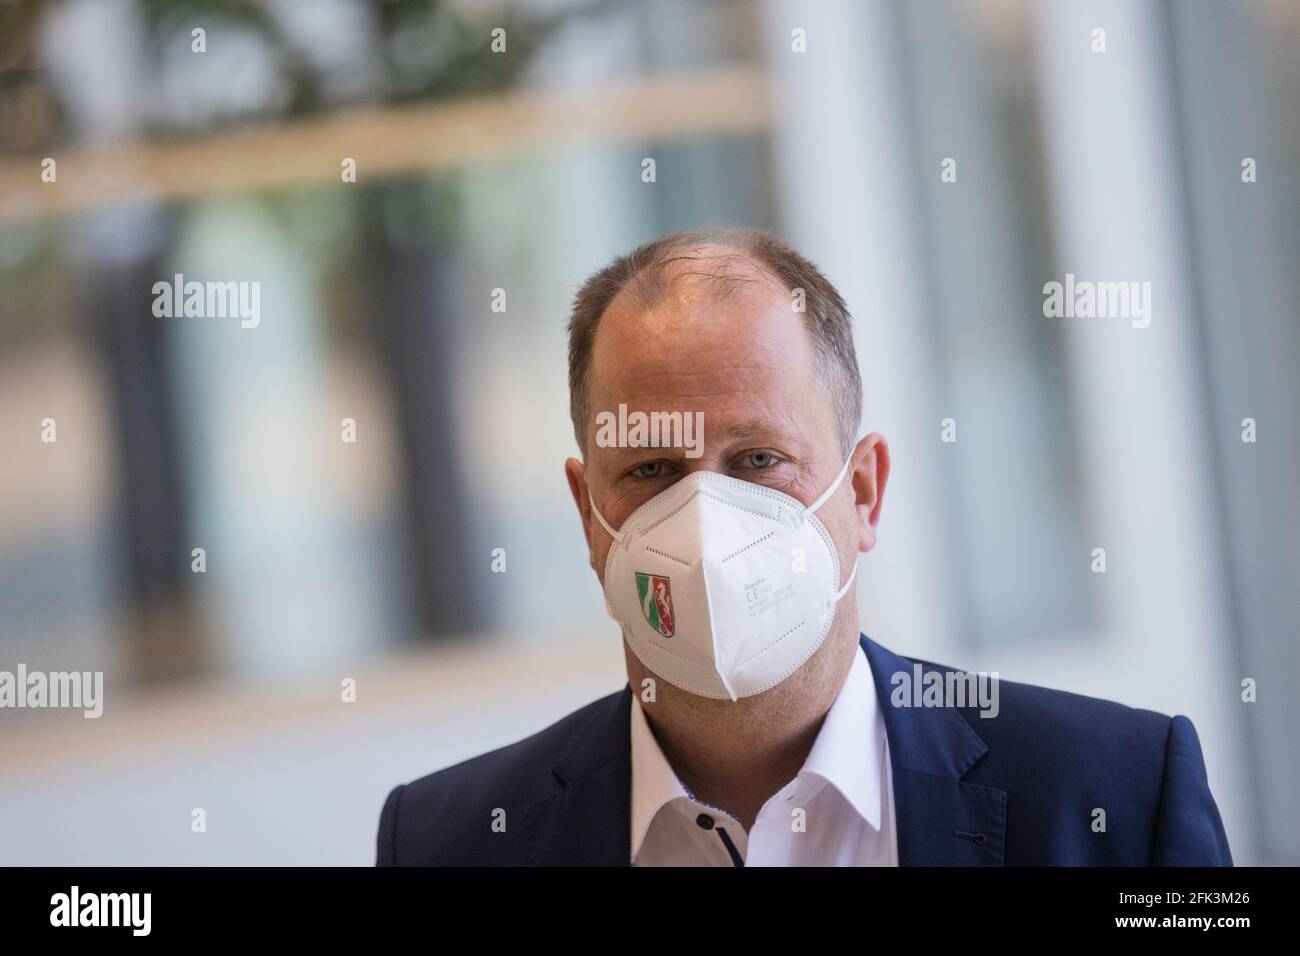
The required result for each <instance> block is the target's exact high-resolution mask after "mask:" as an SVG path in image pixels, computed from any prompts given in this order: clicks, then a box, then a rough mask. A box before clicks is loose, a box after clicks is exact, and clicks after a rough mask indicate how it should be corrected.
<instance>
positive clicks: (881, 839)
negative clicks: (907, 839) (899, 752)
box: [631, 646, 898, 866]
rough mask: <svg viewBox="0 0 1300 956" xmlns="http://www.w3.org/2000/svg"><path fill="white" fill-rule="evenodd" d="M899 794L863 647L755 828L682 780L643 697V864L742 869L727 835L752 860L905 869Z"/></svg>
mask: <svg viewBox="0 0 1300 956" xmlns="http://www.w3.org/2000/svg"><path fill="white" fill-rule="evenodd" d="M893 797H894V792H893V779H892V774H891V773H890V764H889V741H888V739H887V738H886V735H885V722H884V717H883V716H882V714H881V711H880V704H879V701H878V700H877V698H876V686H875V683H874V681H873V680H872V677H871V665H870V664H869V663H868V662H867V657H866V652H865V651H863V650H862V649H861V647H860V646H859V649H858V653H857V655H856V656H855V657H854V659H853V665H852V667H850V668H849V674H848V677H847V678H845V681H844V686H843V687H841V688H840V692H839V695H838V696H837V697H836V698H835V703H834V704H832V705H831V709H830V710H829V711H828V712H827V714H826V719H825V721H823V723H822V727H821V730H820V731H818V733H817V739H816V740H815V741H814V742H813V746H812V750H811V751H810V752H809V753H808V759H807V760H805V761H804V765H803V767H802V768H801V769H800V771H799V773H798V774H797V775H796V776H795V778H794V779H793V780H791V781H790V782H789V783H788V784H786V785H785V786H784V787H782V788H781V789H780V790H778V791H777V792H776V793H774V794H773V795H772V796H771V797H770V798H769V799H768V801H767V802H766V803H764V804H763V807H762V809H760V810H759V811H758V817H757V818H756V819H755V821H754V826H753V829H751V830H750V831H749V832H748V833H746V832H745V829H744V828H743V827H742V826H741V825H740V822H739V821H738V820H736V818H735V817H733V816H731V814H729V813H727V812H726V811H725V810H721V809H719V808H718V807H714V806H710V805H709V804H706V803H704V802H702V801H701V800H698V799H697V798H696V797H695V796H694V795H693V794H692V793H691V792H690V791H689V790H688V789H687V788H686V787H685V786H684V785H683V784H682V782H681V781H680V780H679V779H678V778H677V774H676V773H674V772H673V768H672V767H671V766H670V765H669V763H668V761H667V759H666V758H665V757H664V754H663V751H662V750H661V749H660V748H659V742H658V741H657V740H655V736H654V733H653V731H651V729H650V725H649V724H648V723H647V721H646V717H645V713H644V712H643V711H642V709H641V701H640V700H639V699H638V698H637V697H636V695H635V694H634V695H633V706H632V859H631V863H632V865H633V866H735V865H737V862H736V860H735V859H733V857H732V854H731V851H730V850H729V849H728V848H727V843H726V841H725V840H724V839H723V838H722V836H721V833H723V832H725V833H726V835H727V839H729V840H730V841H731V844H732V846H733V847H734V848H735V851H736V854H737V857H738V859H739V860H742V861H744V865H746V866H898V840H897V835H896V832H895V827H894V799H893ZM800 811H802V812H800ZM706 827H707V829H706Z"/></svg>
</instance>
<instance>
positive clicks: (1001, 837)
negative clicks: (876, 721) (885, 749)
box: [861, 634, 1007, 866]
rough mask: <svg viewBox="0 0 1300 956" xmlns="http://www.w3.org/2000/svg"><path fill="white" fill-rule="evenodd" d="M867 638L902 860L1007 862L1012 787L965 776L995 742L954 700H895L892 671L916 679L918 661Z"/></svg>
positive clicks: (865, 643) (903, 862)
mask: <svg viewBox="0 0 1300 956" xmlns="http://www.w3.org/2000/svg"><path fill="white" fill-rule="evenodd" d="M861 643H862V647H863V649H864V650H865V651H866V653H867V660H868V661H869V662H870V663H871V673H872V676H873V678H874V679H875V682H876V696H877V698H878V699H879V702H880V710H881V713H882V714H883V715H884V719H885V734H886V736H887V737H888V739H889V756H890V762H891V765H892V769H893V783H894V816H895V822H896V826H897V832H898V864H899V866H1002V865H1003V861H1004V856H1005V846H1006V814H1007V795H1006V791H1005V790H1000V789H997V788H995V787H985V786H980V785H978V784H972V783H963V782H962V777H963V776H965V775H966V773H967V772H968V771H969V770H970V769H971V767H973V766H974V765H975V764H976V762H977V761H979V760H980V758H982V757H983V756H984V755H985V754H986V753H988V747H987V746H985V744H984V741H982V740H981V739H980V738H979V736H978V735H977V734H976V733H975V731H974V730H973V729H972V728H971V725H970V724H969V723H967V722H966V719H965V718H964V717H962V715H961V714H960V713H958V711H957V709H956V708H954V707H895V706H893V705H892V704H891V701H890V696H891V694H892V693H893V692H894V687H895V683H894V680H893V675H894V674H897V673H904V674H906V675H908V679H909V680H911V678H912V675H913V666H914V664H915V663H917V662H914V661H911V660H908V659H907V658H903V657H899V656H898V655H897V654H894V653H892V652H891V651H888V650H886V649H885V648H883V647H881V646H880V645H879V644H877V643H876V642H875V641H873V640H871V639H870V638H868V637H867V636H866V635H865V634H864V635H862V636H861ZM922 667H923V669H924V670H925V671H937V672H939V673H942V670H941V669H940V668H937V667H935V666H934V665H933V664H923V665H922Z"/></svg>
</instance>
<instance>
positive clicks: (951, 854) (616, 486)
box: [378, 229, 1231, 866]
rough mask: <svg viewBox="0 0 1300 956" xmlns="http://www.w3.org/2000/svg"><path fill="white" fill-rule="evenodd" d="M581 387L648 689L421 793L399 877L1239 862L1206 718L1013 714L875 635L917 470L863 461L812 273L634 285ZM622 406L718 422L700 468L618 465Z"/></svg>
mask: <svg viewBox="0 0 1300 956" xmlns="http://www.w3.org/2000/svg"><path fill="white" fill-rule="evenodd" d="M569 383H570V399H571V411H572V415H573V422H574V429H575V434H576V436H577V439H578V444H579V446H580V448H581V450H582V454H583V459H582V460H581V461H579V460H576V459H569V461H568V462H567V463H566V465H565V471H566V474H567V477H568V482H569V487H570V490H571V491H572V493H573V498H574V501H575V503H576V504H577V509H578V514H579V516H580V517H581V520H582V527H583V532H584V534H585V536H586V539H587V544H588V548H589V553H590V561H591V566H592V569H593V570H594V571H595V572H596V576H597V578H598V579H599V580H600V582H601V585H602V587H603V588H604V592H605V600H606V605H607V607H608V609H609V612H610V614H611V616H612V617H613V618H614V619H615V620H616V621H617V622H618V623H619V625H620V627H621V630H622V633H623V648H624V656H625V659H626V664H627V674H628V684H627V686H625V687H624V688H623V689H622V690H620V691H618V692H617V693H614V694H611V695H610V696H608V697H605V698H603V699H601V700H598V701H596V702H595V703H593V704H590V705H588V706H586V707H583V708H582V709H580V710H578V711H576V712H574V713H573V714H570V715H569V716H568V717H565V718H564V719H562V720H560V721H559V722H557V723H555V724H554V725H552V726H550V727H548V728H547V729H545V730H542V731H541V732H540V733H537V734H535V735H534V736H532V737H529V738H527V739H526V740H523V741H520V742H518V743H515V744H512V745H510V746H508V747H504V748H501V749H499V750H496V751H493V752H491V753H488V754H484V755H482V756H480V757H477V758H475V759H472V760H468V761H465V762H463V763H460V764H458V765H456V766H453V767H450V768H448V769H445V770H442V771H440V772H438V773H435V774H432V775H430V776H427V777H424V778H422V779H420V780H417V781H415V782H413V783H409V784H405V785H403V786H399V787H397V788H396V789H394V790H393V791H392V792H391V793H390V795H389V797H388V799H387V802H386V803H385V805H384V808H383V812H382V814H381V818H380V824H379V835H378V862H379V863H380V864H381V865H429V864H434V865H440V864H453V865H525V864H532V865H573V864H595V865H627V864H629V863H631V864H634V865H639V866H654V865H717V866H733V865H734V866H739V865H874V866H898V865H989V866H1000V865H1033V864H1048V865H1052V864H1076V865H1077V864H1082V865H1162V864H1169V865H1230V864H1231V856H1230V853H1229V849H1228V844H1227V840H1226V838H1225V836H1224V832H1223V827H1222V824H1221V823H1220V820H1219V814H1218V810H1217V808H1216V806H1215V803H1214V800H1213V798H1212V797H1211V795H1210V791H1209V787H1208V784H1207V782H1206V774H1205V767H1204V762H1203V759H1202V756H1201V750H1200V744H1199V741H1198V739H1197V736H1196V732H1195V730H1194V729H1193V727H1192V724H1191V722H1190V721H1188V719H1187V718H1186V717H1181V716H1180V717H1174V718H1173V719H1170V718H1169V717H1166V716H1163V715H1161V714H1157V713H1153V712H1151V711H1145V710H1133V709H1130V708H1128V707H1124V706H1121V705H1119V704H1115V703H1110V702H1106V701H1101V700H1095V699H1092V698H1087V697H1081V696H1077V695H1074V694H1067V693H1062V692H1059V691H1051V690H1045V689H1042V688H1038V687H1031V686H1027V685H1022V684H1013V683H1008V682H1002V683H1000V684H996V685H995V686H994V691H995V694H994V697H993V698H992V699H993V700H994V701H996V707H995V708H991V707H989V706H988V705H989V703H990V701H989V700H988V699H985V698H984V697H978V700H977V699H976V697H964V696H954V695H953V692H954V691H955V689H957V688H959V687H961V686H962V684H961V682H960V681H958V680H954V679H953V678H954V677H961V676H962V675H961V673H960V672H955V671H951V669H948V668H943V667H939V666H937V665H934V664H929V663H925V662H914V661H912V660H909V659H907V658H903V657H899V656H897V655H895V654H893V653H891V652H890V651H888V650H886V649H885V648H884V647H882V646H880V645H879V644H876V643H875V642H873V641H871V640H869V639H868V638H867V637H865V636H864V635H861V634H860V632H859V628H858V612H857V603H856V601H855V600H854V596H853V595H854V592H853V583H854V580H855V578H854V574H855V572H856V567H857V562H856V559H857V556H858V554H859V553H862V552H867V551H870V550H871V549H872V548H873V547H874V545H875V543H876V529H877V527H878V524H879V521H880V514H881V508H882V501H883V497H884V492H885V486H886V483H887V481H888V479H889V465H890V462H889V451H888V446H887V445H886V443H885V440H884V438H882V437H881V436H880V435H879V434H874V433H873V434H870V435H867V436H866V437H865V438H860V439H858V438H857V435H858V432H857V428H858V423H859V418H860V416H861V381H860V379H859V373H858V365H857V358H856V356H855V354H854V349H853V337H852V330H851V327H850V319H849V316H848V313H847V310H846V308H845V305H844V302H843V301H842V299H841V298H840V296H839V294H838V293H837V292H836V290H835V289H834V288H833V287H832V286H831V284H830V283H829V282H828V281H827V280H826V278H825V277H823V276H822V275H821V274H820V273H819V272H818V271H817V269H816V268H815V267H814V266H813V265H812V264H811V263H809V262H808V261H806V260H805V259H804V258H802V257H801V256H800V255H798V254H797V253H796V252H794V251H793V250H791V249H789V248H788V247H786V246H784V245H783V244H781V243H780V242H778V241H777V240H775V239H774V238H772V237H771V236H769V235H766V234H764V233H760V232H756V231H751V230H735V229H732V230H702V231H696V232H690V233H682V234H676V235H672V236H668V237H665V238H663V239H660V240H657V241H656V242H653V243H649V244H647V245H645V246H642V247H641V248H639V249H637V250H635V251H634V252H632V253H631V254H630V255H627V256H624V257H621V258H619V259H617V260H615V261H614V262H613V263H612V264H611V265H609V266H608V267H607V268H605V269H604V270H602V271H601V272H599V273H598V274H596V275H595V276H593V277H592V278H591V279H590V280H589V281H588V282H587V283H586V284H585V286H584V287H583V288H582V290H581V291H580V292H579V294H578V296H577V298H576V301H575V305H574V310H573V315H572V317H571V321H570V350H569ZM622 406H625V407H626V409H630V410H633V411H634V412H641V413H643V415H644V416H653V415H659V416H661V417H660V419H659V420H660V421H661V422H662V421H671V420H672V416H674V415H679V416H686V415H699V416H702V417H701V418H700V420H701V421H702V422H703V426H704V432H703V441H702V447H701V448H700V449H698V450H697V452H696V453H695V454H694V455H690V454H688V453H687V450H686V449H683V448H681V447H663V443H659V447H655V443H653V442H650V441H647V440H646V436H645V435H644V434H642V435H641V436H640V438H637V437H636V436H633V437H632V438H630V439H629V440H628V441H626V442H624V443H623V446H622V447H611V445H615V446H616V445H617V443H611V442H609V441H607V440H606V441H597V440H596V438H597V428H596V421H595V420H596V418H597V417H599V415H600V413H601V412H602V411H604V412H612V411H613V410H615V409H620V407H622ZM628 434H629V435H631V434H632V433H631V431H629V433H628ZM605 437H606V438H608V435H606V436H605ZM655 437H658V436H657V435H656V436H655ZM855 439H856V440H855ZM913 681H915V682H917V684H918V686H919V685H924V686H925V687H926V688H927V693H926V694H924V695H922V694H920V693H919V691H918V693H916V694H914V693H913V692H911V691H909V690H905V689H904V688H906V687H909V686H910V685H911V682H913ZM936 687H942V688H945V690H944V696H942V697H936V696H935V694H932V693H929V691H934V690H935V688H936ZM976 696H978V695H976ZM917 704H921V706H917Z"/></svg>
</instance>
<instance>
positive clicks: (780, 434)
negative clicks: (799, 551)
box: [568, 273, 874, 583]
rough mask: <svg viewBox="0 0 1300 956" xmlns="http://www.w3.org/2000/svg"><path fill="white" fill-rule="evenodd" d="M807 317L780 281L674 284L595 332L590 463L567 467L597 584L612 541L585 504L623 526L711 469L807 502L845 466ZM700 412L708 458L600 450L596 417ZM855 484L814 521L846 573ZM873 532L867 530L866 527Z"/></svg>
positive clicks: (678, 451)
mask: <svg viewBox="0 0 1300 956" xmlns="http://www.w3.org/2000/svg"><path fill="white" fill-rule="evenodd" d="M804 322H805V317H804V316H803V315H802V314H801V313H798V312H795V311H794V310H793V309H792V308H791V297H790V294H789V293H788V292H786V291H785V290H783V289H782V288H781V287H780V286H779V285H778V284H777V283H776V282H774V281H773V280H771V279H768V278H766V277H764V276H762V275H761V274H759V273H755V278H754V281H753V282H750V283H746V284H742V285H740V286H738V287H736V288H733V289H732V290H729V291H728V292H727V293H726V294H725V295H724V296H718V295H716V294H714V293H713V292H711V291H710V289H709V286H708V285H707V284H705V283H701V282H699V281H697V280H695V279H692V278H690V277H687V278H684V279H679V280H678V281H676V282H674V283H672V284H671V285H670V288H669V292H668V294H667V295H665V296H664V297H663V298H662V299H661V300H660V301H659V302H657V303H656V304H655V305H654V306H653V307H652V308H650V309H643V308H642V307H641V306H640V305H639V303H638V302H637V301H636V298H635V297H634V296H630V295H620V296H618V297H617V298H616V299H615V300H614V302H612V303H611V304H610V307H609V309H608V310H607V311H606V313H605V315H604V317H603V318H602V320H601V322H600V325H599V327H598V329H597V333H596V339H595V342H594V345H593V352H592V359H591V371H590V399H591V420H590V421H589V422H588V423H587V429H588V430H587V443H586V462H585V464H580V463H578V462H576V461H573V460H570V462H569V465H568V470H569V480H570V484H571V486H572V488H573V492H574V497H575V499H576V500H577V502H578V507H579V511H580V512H581V513H582V517H583V524H584V529H585V531H586V534H587V540H588V543H589V546H590V551H591V563H592V567H593V568H594V569H595V571H596V573H597V575H598V576H600V577H601V579H602V583H603V578H604V572H605V561H606V558H607V556H608V554H609V549H610V547H611V546H612V544H613V541H612V539H611V538H610V536H609V535H608V533H606V531H605V530H604V528H603V527H601V526H600V524H599V523H598V522H596V521H595V520H594V519H593V518H592V516H591V514H590V507H589V506H588V504H587V500H586V491H587V488H589V489H590V493H591V496H592V498H594V499H595V502H596V507H597V508H599V509H600V512H601V514H602V515H604V517H605V520H606V521H608V522H609V523H610V525H611V526H613V527H614V528H620V527H621V526H622V524H623V522H624V520H625V519H626V518H627V516H628V515H630V514H631V513H632V512H633V511H634V510H636V509H637V508H638V507H639V506H641V505H642V504H644V503H645V502H647V501H649V500H650V499H651V498H653V497H654V496H655V495H657V494H659V493H660V492H662V491H663V490H664V489H666V488H668V487H669V486H671V485H672V484H673V483H674V482H677V481H679V480H681V478H682V477H683V476H685V475H687V474H689V473H691V472H693V471H699V470H708V471H716V472H720V473H722V474H725V475H730V476H732V477H734V478H740V479H743V480H745V481H750V482H754V483H755V484H760V485H766V486H768V487H771V488H775V489H776V490H778V491H782V492H784V493H786V494H788V495H790V496H792V497H794V498H796V499H798V500H799V501H802V502H803V503H804V504H810V503H811V502H813V501H814V500H816V498H817V497H818V495H820V494H821V493H822V492H823V491H825V489H826V488H827V487H828V486H829V485H830V483H831V482H832V481H834V479H835V476H836V475H837V474H838V473H839V470H840V468H841V466H842V465H843V464H844V458H843V454H842V451H841V445H840V435H839V433H838V428H837V423H836V419H835V413H834V407H833V405H832V403H831V401H830V399H829V397H828V396H827V394H826V392H825V389H824V388H823V387H822V384H821V382H820V381H819V379H818V377H817V374H816V370H815V364H814V358H813V346H812V341H811V338H810V336H809V334H808V331H807V329H806V327H805V324H804ZM620 404H622V405H626V406H627V412H628V414H629V415H630V414H631V413H633V412H643V413H645V414H646V415H647V416H648V415H649V414H650V413H652V412H680V413H682V416H683V418H685V416H687V415H691V414H694V413H697V412H699V413H703V443H702V451H703V453H702V454H701V455H700V457H692V458H688V457H687V456H686V449H683V448H664V447H659V448H653V447H651V448H621V447H600V446H599V445H598V444H597V442H596V439H595V435H596V424H595V419H596V416H597V415H599V414H600V413H601V412H609V413H611V414H613V415H614V416H617V415H618V409H619V405H620ZM852 484H853V482H852V480H851V476H850V477H849V478H846V480H845V482H844V483H843V484H842V485H841V487H840V488H839V489H837V491H836V493H835V495H834V496H833V497H832V498H831V500H830V501H828V502H827V503H826V504H825V505H824V506H823V507H822V509H821V511H820V512H819V513H818V517H819V518H820V519H821V520H822V522H823V523H824V524H825V525H826V527H827V529H828V530H829V531H830V532H831V535H832V537H833V539H834V540H835V541H836V543H837V547H838V548H839V551H840V558H841V562H842V565H843V566H844V567H849V566H850V564H851V562H852V559H853V558H854V552H855V551H857V550H858V549H859V547H860V546H862V547H861V549H862V550H866V549H867V548H868V547H870V544H869V543H868V542H867V540H866V537H865V536H864V528H862V527H859V525H860V524H862V525H864V527H865V525H866V524H867V523H870V524H874V514H871V515H870V521H869V522H868V518H869V516H868V512H873V510H874V509H872V508H867V509H862V513H861V514H859V509H857V508H855V500H854V499H855V493H854V490H853V488H852ZM866 530H869V528H867V529H866Z"/></svg>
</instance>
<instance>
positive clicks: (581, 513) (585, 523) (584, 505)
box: [564, 458, 596, 571]
mask: <svg viewBox="0 0 1300 956" xmlns="http://www.w3.org/2000/svg"><path fill="white" fill-rule="evenodd" d="M564 477H565V478H566V479H567V480H568V482H569V492H570V493H571V494H572V495H573V503H574V504H575V505H577V506H578V517H580V518H581V519H582V536H583V538H585V539H586V541H587V560H588V562H589V563H590V564H591V567H592V570H593V571H594V570H595V569H596V550H595V543H594V542H593V541H592V538H591V498H590V497H589V496H588V494H587V473H586V468H585V467H584V466H583V464H582V462H580V461H578V459H576V458H569V459H566V460H565V462H564Z"/></svg>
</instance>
